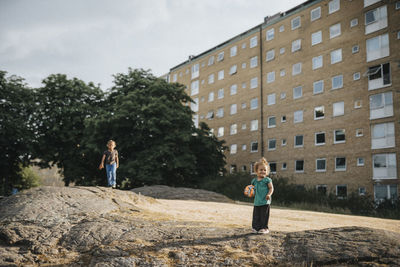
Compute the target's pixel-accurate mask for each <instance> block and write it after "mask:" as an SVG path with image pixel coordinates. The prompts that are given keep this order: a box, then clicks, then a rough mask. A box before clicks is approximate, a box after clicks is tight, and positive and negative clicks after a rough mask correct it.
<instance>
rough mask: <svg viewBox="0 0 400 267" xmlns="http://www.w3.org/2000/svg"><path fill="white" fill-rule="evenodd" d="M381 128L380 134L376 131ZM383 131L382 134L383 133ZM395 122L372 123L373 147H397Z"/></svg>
mask: <svg viewBox="0 0 400 267" xmlns="http://www.w3.org/2000/svg"><path fill="white" fill-rule="evenodd" d="M378 128H380V129H381V130H380V132H379V135H378V136H376V131H377V130H378ZM381 132H382V134H383V135H382V134H381ZM395 136H396V135H395V125H394V122H385V123H377V124H372V125H371V149H382V148H390V147H396V144H395Z"/></svg>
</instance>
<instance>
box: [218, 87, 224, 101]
mask: <svg viewBox="0 0 400 267" xmlns="http://www.w3.org/2000/svg"><path fill="white" fill-rule="evenodd" d="M222 98H224V88H221V89H218V99H222Z"/></svg>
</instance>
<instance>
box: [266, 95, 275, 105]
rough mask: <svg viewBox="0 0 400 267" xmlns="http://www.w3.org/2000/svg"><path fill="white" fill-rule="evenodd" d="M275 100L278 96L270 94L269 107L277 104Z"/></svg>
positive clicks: (268, 98)
mask: <svg viewBox="0 0 400 267" xmlns="http://www.w3.org/2000/svg"><path fill="white" fill-rule="evenodd" d="M275 98H276V94H275V93H274V94H269V95H268V97H267V105H268V106H270V105H274V104H275Z"/></svg>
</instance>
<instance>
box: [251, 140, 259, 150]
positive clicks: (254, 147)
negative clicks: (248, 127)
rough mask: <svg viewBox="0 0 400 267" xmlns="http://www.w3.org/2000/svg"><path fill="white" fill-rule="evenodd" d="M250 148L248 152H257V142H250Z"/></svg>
mask: <svg viewBox="0 0 400 267" xmlns="http://www.w3.org/2000/svg"><path fill="white" fill-rule="evenodd" d="M250 146H251V150H250V152H257V151H258V142H257V141H254V142H251V143H250Z"/></svg>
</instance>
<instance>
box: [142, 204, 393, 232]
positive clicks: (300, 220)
mask: <svg viewBox="0 0 400 267" xmlns="http://www.w3.org/2000/svg"><path fill="white" fill-rule="evenodd" d="M137 204H138V206H139V208H141V209H142V210H143V213H142V214H143V215H144V216H145V217H147V216H149V217H151V218H153V219H158V220H174V221H177V222H180V221H181V222H183V221H195V222H203V223H209V224H211V225H214V226H219V227H246V228H247V227H249V228H250V226H251V217H252V212H253V207H252V206H251V205H246V204H229V203H217V202H201V201H193V200H166V199H157V200H156V201H151V202H149V201H139V203H137ZM342 226H360V227H370V228H377V229H383V230H389V231H393V232H397V233H400V220H389V219H378V218H371V217H364V216H350V215H340V214H331V213H322V212H312V211H300V210H288V209H279V208H275V207H274V206H272V207H271V215H270V221H269V227H270V229H271V231H282V232H296V231H303V230H315V229H324V228H332V227H342Z"/></svg>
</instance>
